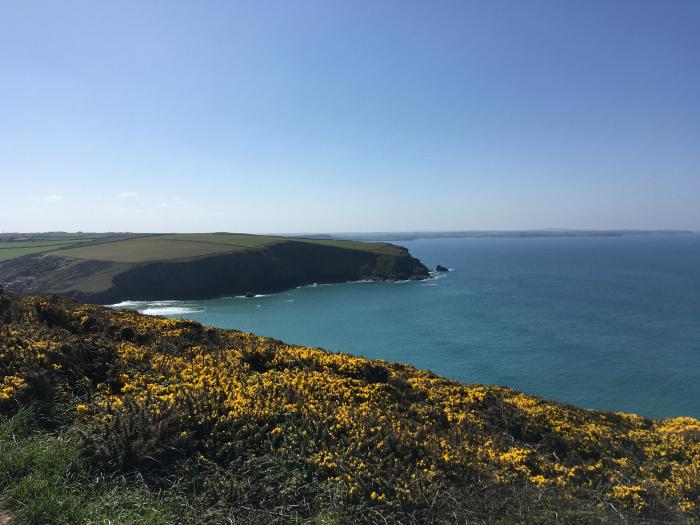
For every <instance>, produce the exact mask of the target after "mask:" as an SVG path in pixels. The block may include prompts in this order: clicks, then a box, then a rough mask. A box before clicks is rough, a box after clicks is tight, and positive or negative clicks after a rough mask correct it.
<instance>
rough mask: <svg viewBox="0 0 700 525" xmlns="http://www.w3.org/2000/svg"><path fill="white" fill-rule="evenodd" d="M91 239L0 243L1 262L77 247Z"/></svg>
mask: <svg viewBox="0 0 700 525" xmlns="http://www.w3.org/2000/svg"><path fill="white" fill-rule="evenodd" d="M89 240H91V239H86V238H77V239H61V240H32V241H0V261H4V260H6V259H14V258H15V257H21V256H22V255H30V254H33V253H42V252H48V251H52V250H57V249H60V248H66V247H70V246H75V245H76V244H80V243H83V242H86V241H89Z"/></svg>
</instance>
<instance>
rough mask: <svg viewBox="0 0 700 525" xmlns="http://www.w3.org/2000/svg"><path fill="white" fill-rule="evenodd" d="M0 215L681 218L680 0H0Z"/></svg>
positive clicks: (260, 224)
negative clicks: (393, 0)
mask: <svg viewBox="0 0 700 525" xmlns="http://www.w3.org/2000/svg"><path fill="white" fill-rule="evenodd" d="M0 192H1V193H0V195H1V201H0V230H4V231H36V230H40V231H44V230H71V231H73V230H84V231H125V230H129V231H222V230H225V231H247V232H317V231H330V232H333V231H336V232H337V231H382V230H438V229H441V230H442V229H447V230H454V229H523V228H691V229H698V230H700V2H698V1H697V0H673V1H666V0H656V1H651V0H614V1H611V0H585V1H573V0H571V1H564V0H551V1H538V0H534V1H527V2H524V1H521V0H513V1H510V2H505V1H498V0H484V1H481V2H470V1H467V0H459V1H441V0H437V1H403V0H402V1H398V0H397V1H395V2H391V1H381V0H367V1H355V0H353V1H342V2H341V1H337V2H333V1H329V0H319V1H317V2H308V1H297V0H295V1H287V0H284V1H279V2H275V1H269V2H267V1H266V2H254V1H250V2H234V1H224V0H222V1H200V0H197V1H187V2H184V1H183V2H179V1H174V0H165V1H142V0H138V1H126V0H120V1H114V2H106V1H105V2H95V1H93V0H86V1H71V0H66V1H61V2H57V1H50V0H46V1H42V2H36V1H32V0H21V1H14V2H13V1H6V2H2V3H0Z"/></svg>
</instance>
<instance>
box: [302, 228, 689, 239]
mask: <svg viewBox="0 0 700 525" xmlns="http://www.w3.org/2000/svg"><path fill="white" fill-rule="evenodd" d="M692 233H694V232H693V231H690V230H567V229H547V230H463V231H404V232H358V233H352V232H346V233H334V234H314V235H307V236H306V237H314V238H318V239H337V240H340V239H347V240H358V241H413V240H417V239H455V238H471V237H622V236H624V235H680V234H692Z"/></svg>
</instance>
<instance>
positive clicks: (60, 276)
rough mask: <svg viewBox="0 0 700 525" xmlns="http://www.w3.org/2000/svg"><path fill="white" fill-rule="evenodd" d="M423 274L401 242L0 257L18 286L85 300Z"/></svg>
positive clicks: (12, 286)
mask: <svg viewBox="0 0 700 525" xmlns="http://www.w3.org/2000/svg"><path fill="white" fill-rule="evenodd" d="M427 277H429V273H428V269H427V268H426V267H425V266H424V265H423V264H422V263H421V262H420V261H419V260H418V259H416V258H414V257H412V256H411V255H410V254H409V253H408V250H405V249H400V250H397V254H386V253H381V252H377V253H375V252H372V251H367V250H355V249H347V248H341V247H337V246H328V245H319V244H310V243H303V242H295V241H290V242H283V243H279V244H274V245H272V246H269V247H266V248H263V249H259V250H246V251H240V252H234V253H229V254H224V255H216V256H210V257H202V258H196V259H191V260H178V261H168V262H152V263H141V264H124V263H110V262H105V261H85V260H76V259H70V258H66V257H57V256H50V255H38V256H26V257H20V258H17V259H12V260H9V261H5V262H4V263H0V284H2V283H4V285H5V286H6V288H7V289H9V290H12V291H15V292H19V293H33V294H46V293H59V294H62V295H65V296H68V297H73V298H76V299H80V300H82V301H86V302H91V303H103V304H104V303H114V302H119V301H123V300H127V299H133V300H158V299H207V298H213V297H221V296H226V295H242V294H245V293H247V292H254V293H270V292H278V291H282V290H285V289H288V288H293V287H295V286H301V285H305V284H312V283H337V282H345V281H356V280H362V279H369V280H407V279H416V280H417V279H425V278H427Z"/></svg>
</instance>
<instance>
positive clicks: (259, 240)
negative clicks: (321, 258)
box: [33, 233, 398, 263]
mask: <svg viewBox="0 0 700 525" xmlns="http://www.w3.org/2000/svg"><path fill="white" fill-rule="evenodd" d="M289 241H298V242H304V243H310V244H321V245H326V246H337V247H339V248H346V249H354V250H365V251H372V252H379V253H385V254H397V253H398V248H397V247H396V246H393V245H391V244H387V243H374V242H354V241H336V240H317V239H303V238H294V237H281V236H270V235H248V234H242V233H231V234H223V233H186V234H153V235H141V236H133V237H130V238H124V237H123V236H121V237H118V238H114V239H99V240H96V241H92V242H87V243H81V244H80V245H78V246H67V247H59V248H60V249H56V247H50V248H47V250H48V249H50V250H52V255H57V256H63V257H72V258H75V259H88V260H96V261H110V262H122V263H138V262H153V261H173V260H179V259H192V258H196V257H207V256H210V255H218V254H223V253H232V252H236V251H241V250H255V249H260V248H265V247H267V246H271V245H273V244H278V243H281V242H289ZM39 251H40V250H37V251H35V252H33V253H37V252H39Z"/></svg>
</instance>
